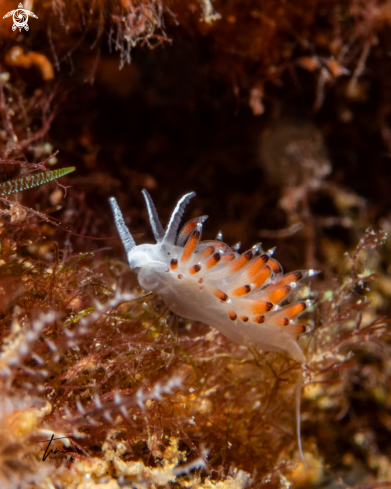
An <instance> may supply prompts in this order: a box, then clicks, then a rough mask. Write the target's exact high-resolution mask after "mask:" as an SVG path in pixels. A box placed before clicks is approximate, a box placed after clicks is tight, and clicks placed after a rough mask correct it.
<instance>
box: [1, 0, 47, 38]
mask: <svg viewBox="0 0 391 489" xmlns="http://www.w3.org/2000/svg"><path fill="white" fill-rule="evenodd" d="M11 15H12V18H13V20H14V23H13V25H12V30H13V31H15V30H16V29H19V32H21V30H22V29H23V28H24V30H25V31H28V30H29V26H28V21H29V15H30V16H31V17H34V19H38V16H36V15H35V14H34V12H31V11H30V10H26V9H24V8H23V5H22V4H21V3H20V4H19V5H18V8H17V9H15V10H11V11H10V12H8V13H6V14H5V15H4V17H3V19H6V18H7V17H11Z"/></svg>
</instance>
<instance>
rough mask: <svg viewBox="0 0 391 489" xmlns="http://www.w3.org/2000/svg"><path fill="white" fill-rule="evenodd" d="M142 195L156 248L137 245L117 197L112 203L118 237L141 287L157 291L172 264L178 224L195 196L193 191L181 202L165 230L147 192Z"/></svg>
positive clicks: (112, 198) (144, 191) (110, 200)
mask: <svg viewBox="0 0 391 489" xmlns="http://www.w3.org/2000/svg"><path fill="white" fill-rule="evenodd" d="M143 195H144V198H145V202H146V204H147V209H148V215H149V220H150V222H151V227H152V232H153V235H154V237H155V239H156V241H157V243H156V244H154V245H153V244H144V245H140V246H136V243H135V241H134V239H133V236H132V235H131V233H130V231H129V229H128V228H127V226H126V224H125V221H124V218H123V216H122V213H121V210H120V208H119V207H118V204H117V201H116V200H115V198H114V197H110V199H109V202H110V205H111V208H112V211H113V214H114V221H115V225H116V227H117V230H118V234H119V235H120V238H121V241H122V244H123V245H124V248H125V251H126V254H127V256H128V262H129V266H130V268H131V269H132V270H135V271H136V272H138V278H139V282H140V285H141V286H142V287H143V288H144V289H146V290H155V289H156V288H157V287H158V285H159V283H158V282H159V281H158V280H157V276H158V275H160V274H161V273H162V272H163V271H164V270H165V269H166V268H167V263H169V261H170V252H171V250H172V248H173V247H174V246H175V242H176V239H177V232H178V227H179V223H180V221H181V218H182V216H183V213H184V211H185V207H186V205H187V203H188V202H189V200H190V199H191V198H192V197H194V196H195V193H194V192H191V193H189V194H186V195H184V196H183V197H182V198H181V199H180V200H179V202H178V204H177V205H176V207H175V209H174V212H173V213H172V216H171V219H170V222H169V223H168V225H167V228H166V230H164V229H163V226H162V225H161V224H160V221H159V218H158V215H157V212H156V209H155V206H154V204H153V202H152V199H151V196H150V195H149V193H148V192H147V191H146V190H145V189H144V190H143ZM142 282H143V283H142Z"/></svg>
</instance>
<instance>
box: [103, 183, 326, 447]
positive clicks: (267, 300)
mask: <svg viewBox="0 0 391 489" xmlns="http://www.w3.org/2000/svg"><path fill="white" fill-rule="evenodd" d="M143 195H144V197H145V200H146V202H147V209H148V213H149V218H150V221H151V225H152V230H153V233H154V236H155V238H156V241H157V244H155V245H151V244H144V245H140V246H136V243H135V241H134V240H133V237H132V235H131V234H130V232H129V230H128V228H127V227H126V225H125V222H124V220H123V217H122V214H121V211H120V209H119V207H118V204H117V202H116V200H115V199H114V198H113V197H111V198H110V200H109V201H110V205H111V207H112V210H113V213H114V218H115V224H116V227H117V230H118V232H119V235H120V237H121V240H122V242H123V244H124V247H125V250H126V252H127V256H128V261H129V265H130V268H131V269H135V270H136V271H137V275H138V280H139V283H140V286H141V287H142V288H143V289H144V290H146V291H155V292H157V293H159V294H160V295H161V296H162V298H163V300H164V302H165V303H166V305H167V306H168V307H169V308H170V309H171V310H172V311H173V312H174V313H176V314H178V315H179V316H181V317H184V318H187V319H190V320H194V321H200V322H203V323H205V324H208V325H209V326H213V327H215V328H216V329H218V330H219V331H220V332H221V333H222V334H224V335H225V336H227V337H228V338H229V339H231V340H232V341H234V342H236V343H238V344H240V345H244V346H247V347H249V348H254V347H256V348H260V349H262V350H264V351H278V352H284V353H288V354H289V355H290V356H291V357H293V358H294V359H295V360H297V361H298V362H300V363H303V362H304V361H305V357H304V354H303V351H302V349H301V348H300V346H299V345H298V343H297V339H298V335H300V334H302V333H305V332H306V331H307V328H306V326H304V325H302V324H300V323H298V322H297V317H298V316H299V315H300V314H302V313H303V312H304V311H305V310H306V309H307V308H308V307H309V306H310V305H311V304H312V302H311V301H309V300H306V301H300V302H294V298H293V297H292V296H293V293H294V291H295V289H296V288H297V286H298V282H299V281H300V280H302V279H304V278H307V277H312V276H314V275H315V274H317V273H318V272H317V271H315V270H307V271H305V270H302V271H297V272H293V273H288V274H286V275H284V274H283V270H282V267H281V265H280V264H279V263H278V262H277V261H276V260H274V259H273V258H272V255H273V253H274V249H272V250H269V251H267V252H263V251H262V250H261V245H260V244H257V245H255V246H253V247H252V248H251V249H250V250H248V251H246V252H245V253H243V254H241V255H240V254H239V253H238V249H239V247H238V245H236V247H235V248H231V247H229V246H228V245H227V244H225V243H223V242H222V234H221V232H219V233H218V235H217V238H216V239H215V240H210V241H201V234H202V224H203V222H204V221H205V220H206V218H207V216H202V217H198V218H195V219H192V220H190V221H189V222H188V223H187V224H185V226H184V227H183V228H182V230H181V231H180V232H179V233H178V227H179V223H180V219H181V217H182V216H183V213H184V209H185V206H186V204H187V203H188V202H189V200H190V199H191V198H192V197H194V195H195V193H194V192H192V193H189V194H186V195H185V196H184V197H182V199H180V201H179V202H178V204H177V206H176V208H175V210H174V212H173V214H172V216H171V219H170V222H169V224H168V226H167V228H166V230H165V231H164V230H163V227H162V225H161V224H160V222H159V219H158V216H157V213H156V209H155V207H154V205H153V203H152V199H151V197H150V195H149V194H148V192H147V191H146V190H143ZM258 252H260V253H261V254H260V255H258V256H257V253H258ZM292 301H293V302H292ZM296 392H297V397H296V412H297V416H298V435H299V448H300V452H301V446H300V423H299V411H300V392H301V376H299V380H298V384H297V391H296Z"/></svg>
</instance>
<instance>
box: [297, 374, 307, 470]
mask: <svg viewBox="0 0 391 489" xmlns="http://www.w3.org/2000/svg"><path fill="white" fill-rule="evenodd" d="M302 389H303V376H302V372H301V370H300V372H299V377H298V379H297V381H296V388H295V407H296V435H297V445H298V447H299V453H300V458H301V460H302V462H303V464H304V467H305V468H306V469H307V468H308V467H307V464H306V463H305V459H304V453H303V447H302V445H301V391H302Z"/></svg>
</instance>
